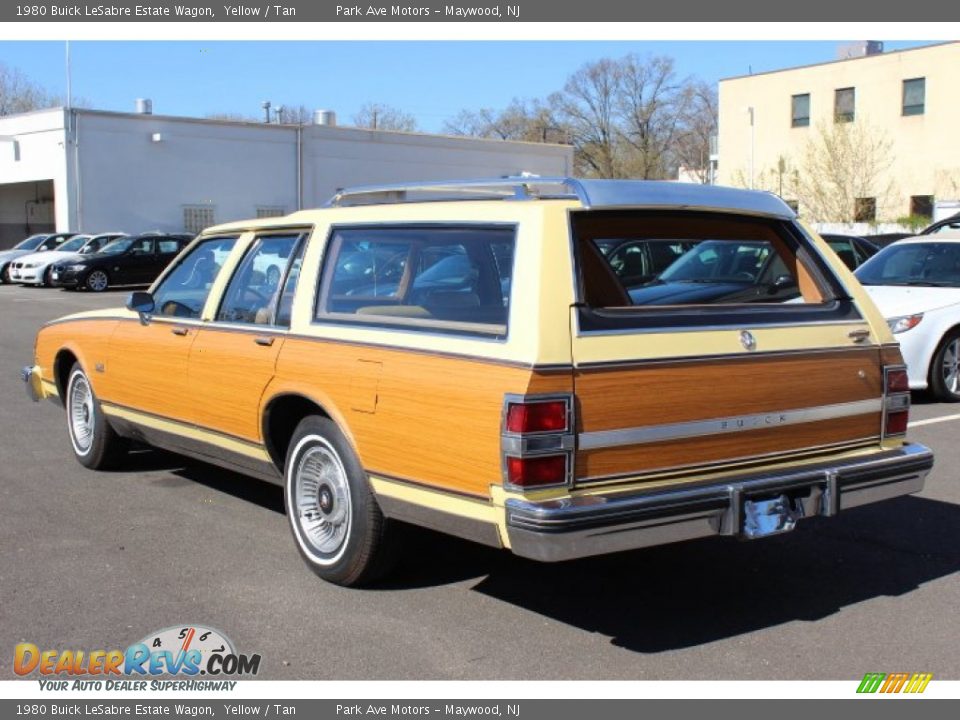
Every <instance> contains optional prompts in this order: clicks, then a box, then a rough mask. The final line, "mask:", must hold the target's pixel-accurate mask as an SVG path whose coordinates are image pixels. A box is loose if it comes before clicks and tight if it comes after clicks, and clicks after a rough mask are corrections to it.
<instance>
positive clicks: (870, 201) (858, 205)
mask: <svg viewBox="0 0 960 720" xmlns="http://www.w3.org/2000/svg"><path fill="white" fill-rule="evenodd" d="M853 219H854V221H855V222H873V221H874V220H876V219H877V199H876V198H875V197H868V198H856V199H855V200H854V206H853Z"/></svg>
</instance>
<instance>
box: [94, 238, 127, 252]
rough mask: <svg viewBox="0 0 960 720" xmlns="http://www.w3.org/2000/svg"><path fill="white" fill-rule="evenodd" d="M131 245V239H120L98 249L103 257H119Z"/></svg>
mask: <svg viewBox="0 0 960 720" xmlns="http://www.w3.org/2000/svg"><path fill="white" fill-rule="evenodd" d="M132 243H133V238H120V239H119V240H114V241H113V242H111V243H108V244H107V245H104V246H103V247H102V248H100V252H102V253H103V254H104V255H119V254H120V253H122V252H124V251H125V250H126V249H127V248H128V247H130V245H131V244H132Z"/></svg>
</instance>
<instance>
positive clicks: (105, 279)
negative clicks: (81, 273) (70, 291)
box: [83, 270, 110, 292]
mask: <svg viewBox="0 0 960 720" xmlns="http://www.w3.org/2000/svg"><path fill="white" fill-rule="evenodd" d="M83 284H84V285H85V286H86V288H87V290H90V291H92V292H103V291H104V290H106V289H107V288H108V287H110V276H109V275H107V273H106V271H104V270H94V271H92V272H91V273H90V274H89V275H87V278H86V280H84V281H83Z"/></svg>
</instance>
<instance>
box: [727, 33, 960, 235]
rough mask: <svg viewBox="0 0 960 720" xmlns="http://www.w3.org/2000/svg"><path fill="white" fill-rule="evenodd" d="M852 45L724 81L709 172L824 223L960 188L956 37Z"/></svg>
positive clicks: (925, 204) (916, 207) (879, 218)
mask: <svg viewBox="0 0 960 720" xmlns="http://www.w3.org/2000/svg"><path fill="white" fill-rule="evenodd" d="M860 50H861V53H862V55H861V56H859V57H852V58H849V59H843V60H837V61H834V62H827V63H822V64H819V65H809V66H806V67H798V68H790V69H787V70H778V71H775V72H767V73H759V74H756V75H748V76H743V77H735V78H728V79H725V80H721V81H720V89H719V95H720V104H719V125H720V130H719V148H718V152H719V168H718V176H717V181H718V182H719V183H720V184H725V185H734V186H741V187H755V188H760V189H766V190H771V191H773V192H776V193H779V194H780V195H782V197H783V198H784V199H785V200H787V201H788V202H791V204H793V203H797V204H798V205H799V210H800V214H801V215H802V216H804V217H806V218H809V219H811V220H815V221H824V222H849V221H861V222H895V221H897V220H898V219H899V218H903V217H905V216H908V215H923V216H930V215H931V213H932V207H933V203H934V202H935V201H946V200H957V199H958V198H960V142H958V141H957V127H958V121H960V94H958V93H957V78H958V76H960V43H958V42H950V43H942V44H938V45H929V46H926V47H921V48H915V49H911V50H901V51H897V52H888V53H884V52H882V45H880V44H879V43H864V44H862V46H861V49H860ZM849 51H850V48H849V47H848V48H847V52H848V53H849ZM854 52H856V51H854Z"/></svg>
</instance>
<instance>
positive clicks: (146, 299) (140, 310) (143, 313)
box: [127, 290, 156, 325]
mask: <svg viewBox="0 0 960 720" xmlns="http://www.w3.org/2000/svg"><path fill="white" fill-rule="evenodd" d="M155 307H156V305H155V303H154V301H153V295H151V294H150V293H148V292H144V291H142V290H138V291H137V292H132V293H130V297H128V298H127V310H133V311H134V312H135V313H137V314H139V315H140V323H141V324H142V325H146V324H147V323H149V322H150V315H151V314H152V313H153V311H154V308H155Z"/></svg>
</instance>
